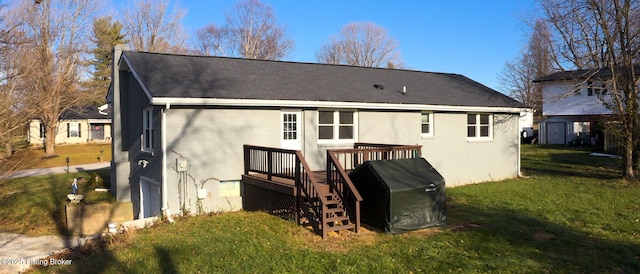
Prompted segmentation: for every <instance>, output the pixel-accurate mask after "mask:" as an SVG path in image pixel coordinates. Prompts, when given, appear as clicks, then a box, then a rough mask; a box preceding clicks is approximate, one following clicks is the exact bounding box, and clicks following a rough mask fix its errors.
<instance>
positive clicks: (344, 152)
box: [327, 143, 422, 170]
mask: <svg viewBox="0 0 640 274" xmlns="http://www.w3.org/2000/svg"><path fill="white" fill-rule="evenodd" d="M327 153H330V154H331V155H333V156H335V158H336V161H338V162H339V163H340V164H341V165H342V167H343V168H344V169H345V170H353V169H355V168H357V167H358V166H359V165H361V164H362V163H364V162H366V161H372V160H396V159H407V158H419V157H421V156H422V146H420V145H389V144H369V143H356V144H354V148H349V149H330V150H327Z"/></svg>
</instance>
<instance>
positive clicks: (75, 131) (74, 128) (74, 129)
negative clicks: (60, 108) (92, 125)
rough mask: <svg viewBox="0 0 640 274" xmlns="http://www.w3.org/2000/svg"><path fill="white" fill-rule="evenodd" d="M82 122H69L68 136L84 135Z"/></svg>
mask: <svg viewBox="0 0 640 274" xmlns="http://www.w3.org/2000/svg"><path fill="white" fill-rule="evenodd" d="M80 134H81V133H80V123H67V137H82V136H81V135H80Z"/></svg>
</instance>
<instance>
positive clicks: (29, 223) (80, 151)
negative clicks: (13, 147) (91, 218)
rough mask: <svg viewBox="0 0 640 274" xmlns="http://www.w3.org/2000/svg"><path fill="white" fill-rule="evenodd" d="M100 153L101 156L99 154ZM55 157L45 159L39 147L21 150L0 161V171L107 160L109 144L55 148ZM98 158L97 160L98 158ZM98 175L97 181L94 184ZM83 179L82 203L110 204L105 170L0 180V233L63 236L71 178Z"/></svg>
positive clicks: (106, 170)
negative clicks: (101, 190)
mask: <svg viewBox="0 0 640 274" xmlns="http://www.w3.org/2000/svg"><path fill="white" fill-rule="evenodd" d="M101 151H102V153H101ZM56 153H58V155H57V156H54V157H45V156H44V155H45V154H44V150H43V149H41V148H34V149H29V148H22V149H19V150H18V151H17V153H16V154H15V155H14V156H13V157H11V158H10V159H4V160H3V161H0V166H1V167H3V168H0V170H9V169H11V170H14V169H31V168H43V167H55V166H65V165H66V158H67V157H69V164H70V165H79V164H88V163H96V162H99V161H111V146H110V145H109V144H84V145H65V146H57V147H56ZM99 157H101V158H99ZM96 175H98V176H99V177H100V178H101V180H99V182H96V180H95V178H96ZM77 177H83V178H84V180H81V181H80V183H79V184H78V187H79V191H80V193H82V194H84V195H85V199H84V201H85V202H88V203H97V202H113V201H114V198H113V196H111V195H110V194H108V193H106V192H95V191H93V190H94V189H95V188H109V182H110V172H109V170H108V169H103V170H97V171H87V172H80V173H69V174H59V175H45V176H35V177H27V178H16V179H7V180H3V179H1V177H0V231H3V232H13V233H21V234H26V235H51V234H62V235H64V234H66V219H65V205H66V200H67V194H68V193H69V192H70V191H71V182H73V178H77Z"/></svg>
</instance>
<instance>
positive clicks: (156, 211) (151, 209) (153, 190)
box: [139, 178, 161, 219]
mask: <svg viewBox="0 0 640 274" xmlns="http://www.w3.org/2000/svg"><path fill="white" fill-rule="evenodd" d="M160 214H161V210H160V184H157V183H155V182H152V181H151V180H146V179H144V178H140V216H139V218H140V219H142V218H147V217H153V216H160Z"/></svg>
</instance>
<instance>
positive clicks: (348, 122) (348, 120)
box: [318, 110, 358, 142]
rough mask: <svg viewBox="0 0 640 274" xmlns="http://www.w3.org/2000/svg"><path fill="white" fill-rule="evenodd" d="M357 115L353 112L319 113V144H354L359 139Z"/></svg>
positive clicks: (331, 111)
mask: <svg viewBox="0 0 640 274" xmlns="http://www.w3.org/2000/svg"><path fill="white" fill-rule="evenodd" d="M357 115H358V113H357V112H355V111H353V110H335V111H334V110H320V111H318V141H319V142H352V141H355V140H356V139H357V134H358V132H357V128H358V127H357V120H358V118H357Z"/></svg>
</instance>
